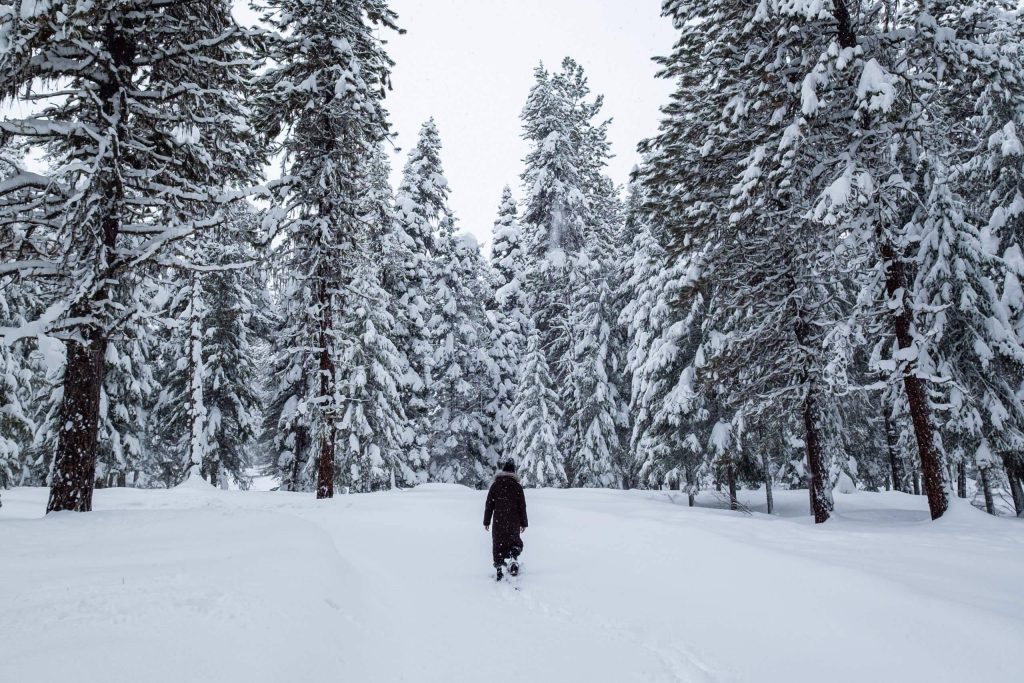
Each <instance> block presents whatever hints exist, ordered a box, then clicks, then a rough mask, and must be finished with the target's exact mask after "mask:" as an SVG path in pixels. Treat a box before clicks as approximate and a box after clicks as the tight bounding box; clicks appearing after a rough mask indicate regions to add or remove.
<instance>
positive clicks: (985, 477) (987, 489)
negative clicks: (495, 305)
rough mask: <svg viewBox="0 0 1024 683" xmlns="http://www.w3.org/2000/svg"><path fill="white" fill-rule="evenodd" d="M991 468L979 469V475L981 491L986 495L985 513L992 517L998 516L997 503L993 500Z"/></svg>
mask: <svg viewBox="0 0 1024 683" xmlns="http://www.w3.org/2000/svg"><path fill="white" fill-rule="evenodd" d="M988 470H989V468H987V467H982V468H979V469H978V474H979V475H981V490H982V491H983V492H984V494H985V512H987V513H988V514H990V515H994V514H996V503H995V501H994V500H993V499H992V485H991V484H990V483H989V474H988Z"/></svg>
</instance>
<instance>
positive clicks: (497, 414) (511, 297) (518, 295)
mask: <svg viewBox="0 0 1024 683" xmlns="http://www.w3.org/2000/svg"><path fill="white" fill-rule="evenodd" d="M491 234H492V242H491V263H490V265H491V277H490V285H491V289H492V292H491V294H490V296H489V297H488V305H487V308H488V310H487V322H488V330H487V334H488V336H489V340H488V346H487V363H488V370H489V372H490V385H489V387H488V400H487V407H486V411H487V416H488V419H489V421H490V424H491V433H490V434H489V435H488V436H487V438H486V441H487V444H488V446H487V448H488V457H487V459H488V461H494V462H497V461H498V459H499V456H500V453H501V450H502V444H503V442H504V439H505V432H506V430H507V429H508V424H509V419H510V415H511V412H510V411H511V409H512V401H513V398H514V396H515V390H516V385H517V384H518V382H519V365H520V361H521V359H522V356H523V353H524V352H525V350H526V332H525V331H526V329H527V328H528V326H529V312H528V306H527V301H526V290H525V282H526V254H525V253H524V251H523V231H522V228H521V226H520V225H519V220H518V209H517V206H516V201H515V199H514V198H513V197H512V190H511V189H510V188H509V187H508V186H507V185H506V186H505V189H504V190H503V191H502V195H501V204H500V206H499V208H498V217H497V219H495V221H494V228H493V232H492V233H491Z"/></svg>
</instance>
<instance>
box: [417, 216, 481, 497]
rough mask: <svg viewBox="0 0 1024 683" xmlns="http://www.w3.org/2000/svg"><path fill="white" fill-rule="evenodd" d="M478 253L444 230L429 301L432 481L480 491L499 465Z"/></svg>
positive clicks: (466, 238) (471, 242)
mask: <svg viewBox="0 0 1024 683" xmlns="http://www.w3.org/2000/svg"><path fill="white" fill-rule="evenodd" d="M484 268H485V264H484V261H483V258H482V257H481V255H480V248H479V247H478V246H477V244H476V241H475V240H473V238H472V237H471V236H469V235H466V234H463V235H453V234H451V232H450V230H444V231H443V232H442V234H441V235H439V236H438V239H437V269H438V270H437V273H438V280H437V282H436V284H435V287H434V291H433V293H432V295H431V300H432V301H434V302H435V306H436V308H437V311H436V312H435V313H434V315H433V317H432V318H431V319H430V320H429V321H428V328H429V329H430V330H431V331H432V332H433V338H432V340H431V341H432V346H433V348H434V357H433V358H432V359H431V361H430V367H431V368H432V373H433V381H432V385H431V392H430V406H431V416H430V420H431V423H432V430H431V439H430V478H431V479H432V480H433V481H444V482H456V483H460V484H465V485H467V486H472V487H480V486H482V485H483V484H485V483H486V482H488V481H489V480H490V476H491V473H492V472H493V471H494V467H495V465H496V464H497V460H496V459H495V458H494V457H493V454H492V453H491V452H490V451H489V443H488V438H489V435H490V434H492V433H493V427H492V426H491V424H490V418H489V417H488V415H487V412H486V407H487V403H488V399H489V396H488V395H487V393H486V389H487V387H488V385H489V384H490V382H491V376H490V374H489V373H488V367H487V353H486V348H487V347H486V334H487V331H488V327H487V318H486V310H485V308H484V306H485V303H486V296H485V287H486V282H485V281H484V279H483V278H484V274H485V270H484Z"/></svg>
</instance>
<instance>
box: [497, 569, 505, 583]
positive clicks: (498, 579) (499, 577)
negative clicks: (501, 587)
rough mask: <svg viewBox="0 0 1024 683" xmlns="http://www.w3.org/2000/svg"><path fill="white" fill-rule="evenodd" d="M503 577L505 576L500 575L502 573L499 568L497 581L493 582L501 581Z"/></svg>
mask: <svg viewBox="0 0 1024 683" xmlns="http://www.w3.org/2000/svg"><path fill="white" fill-rule="evenodd" d="M504 576H505V574H504V573H502V571H501V567H498V578H497V579H495V580H496V581H501V579H502V577H504Z"/></svg>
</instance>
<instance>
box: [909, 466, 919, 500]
mask: <svg viewBox="0 0 1024 683" xmlns="http://www.w3.org/2000/svg"><path fill="white" fill-rule="evenodd" d="M910 483H911V484H913V486H914V495H915V496H920V495H921V475H919V474H918V473H917V470H914V473H913V474H912V475H911V477H910Z"/></svg>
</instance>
